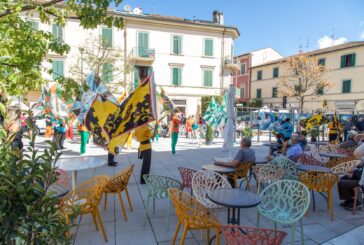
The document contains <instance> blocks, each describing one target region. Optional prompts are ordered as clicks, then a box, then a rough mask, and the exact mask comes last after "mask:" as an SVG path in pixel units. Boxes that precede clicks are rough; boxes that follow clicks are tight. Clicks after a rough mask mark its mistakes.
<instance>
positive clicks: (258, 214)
mask: <svg viewBox="0 0 364 245" xmlns="http://www.w3.org/2000/svg"><path fill="white" fill-rule="evenodd" d="M259 223H260V213H259V212H257V227H259Z"/></svg>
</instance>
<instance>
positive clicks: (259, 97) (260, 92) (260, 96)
mask: <svg viewBox="0 0 364 245" xmlns="http://www.w3.org/2000/svg"><path fill="white" fill-rule="evenodd" d="M261 98H262V89H261V88H258V89H257V99H261Z"/></svg>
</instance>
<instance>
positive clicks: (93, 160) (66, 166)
mask: <svg viewBox="0 0 364 245" xmlns="http://www.w3.org/2000/svg"><path fill="white" fill-rule="evenodd" d="M105 164H106V160H105V159H103V158H100V157H72V158H63V159H60V160H58V161H57V163H56V167H58V168H60V169H63V170H65V171H72V189H73V190H74V189H76V186H77V171H79V170H85V169H90V168H97V167H101V166H103V165H105Z"/></svg>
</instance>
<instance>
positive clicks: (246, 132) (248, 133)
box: [242, 127, 254, 139]
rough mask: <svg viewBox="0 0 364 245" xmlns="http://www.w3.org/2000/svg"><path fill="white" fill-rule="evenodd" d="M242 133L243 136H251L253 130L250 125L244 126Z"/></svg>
mask: <svg viewBox="0 0 364 245" xmlns="http://www.w3.org/2000/svg"><path fill="white" fill-rule="evenodd" d="M242 135H243V137H244V138H249V139H251V138H253V136H254V133H253V130H252V129H251V128H250V127H245V128H244V129H243V131H242Z"/></svg>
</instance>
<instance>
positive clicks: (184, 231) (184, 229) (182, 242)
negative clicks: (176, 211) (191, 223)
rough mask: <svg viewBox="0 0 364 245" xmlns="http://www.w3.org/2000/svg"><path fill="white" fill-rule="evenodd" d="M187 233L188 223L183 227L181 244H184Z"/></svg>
mask: <svg viewBox="0 0 364 245" xmlns="http://www.w3.org/2000/svg"><path fill="white" fill-rule="evenodd" d="M186 235H187V225H185V227H184V228H183V233H182V237H181V241H180V242H179V244H180V245H183V244H184V242H185V239H186Z"/></svg>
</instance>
